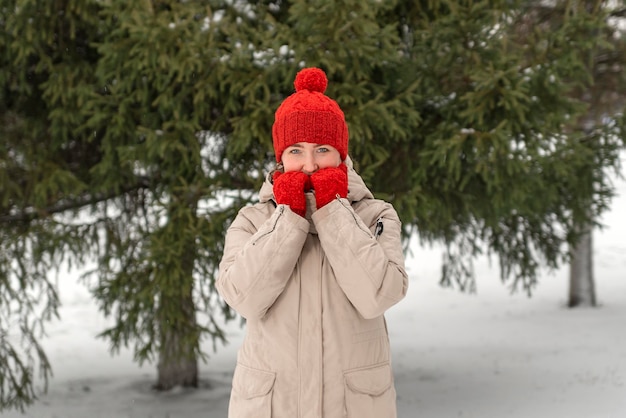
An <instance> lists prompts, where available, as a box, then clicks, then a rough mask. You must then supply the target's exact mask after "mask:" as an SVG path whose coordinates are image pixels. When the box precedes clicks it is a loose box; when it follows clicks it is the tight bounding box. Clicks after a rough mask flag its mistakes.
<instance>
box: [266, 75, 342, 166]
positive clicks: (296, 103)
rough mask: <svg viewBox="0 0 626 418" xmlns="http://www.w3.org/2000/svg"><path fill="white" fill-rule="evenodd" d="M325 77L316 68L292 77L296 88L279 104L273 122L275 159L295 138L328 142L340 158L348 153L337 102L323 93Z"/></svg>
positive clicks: (295, 141) (300, 140)
mask: <svg viewBox="0 0 626 418" xmlns="http://www.w3.org/2000/svg"><path fill="white" fill-rule="evenodd" d="M327 85H328V79H327V78H326V74H325V73H324V71H322V70H321V69H319V68H305V69H303V70H301V71H300V72H299V73H298V74H297V75H296V79H295V81H294V87H295V88H296V92H295V93H294V94H292V95H291V96H289V97H287V98H286V99H285V100H284V101H283V103H282V104H281V105H280V106H279V107H278V109H277V110H276V113H275V115H274V116H275V117H274V125H273V126H272V139H273V141H274V153H275V154H276V161H277V162H280V160H281V157H282V154H283V151H284V150H285V148H287V147H289V146H291V145H293V144H296V143H298V142H310V143H314V144H320V145H331V146H333V147H335V148H336V149H337V151H339V155H340V156H341V160H342V161H343V160H345V159H346V156H347V155H348V125H346V121H345V117H344V114H343V112H342V110H341V109H340V108H339V105H338V104H337V102H335V101H334V100H333V99H331V98H329V97H328V96H326V95H324V92H325V91H326V87H327Z"/></svg>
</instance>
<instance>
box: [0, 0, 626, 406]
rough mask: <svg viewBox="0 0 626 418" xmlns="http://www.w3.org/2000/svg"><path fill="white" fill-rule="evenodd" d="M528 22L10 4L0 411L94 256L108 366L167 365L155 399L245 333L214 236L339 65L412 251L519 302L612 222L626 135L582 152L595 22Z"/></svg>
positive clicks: (325, 8) (358, 157) (512, 15)
mask: <svg viewBox="0 0 626 418" xmlns="http://www.w3.org/2000/svg"><path fill="white" fill-rule="evenodd" d="M569 3H572V2H564V3H563V4H569ZM535 6H536V3H532V2H525V1H520V2H515V1H513V2H512V1H469V0H466V1H439V0H429V1H418V2H415V1H391V2H378V1H373V0H372V1H361V0H346V1H343V2H335V1H330V0H313V1H304V0H293V1H291V2H282V1H280V2H272V1H259V2H245V1H226V0H225V1H209V0H206V1H176V0H143V1H138V2H127V1H124V0H110V1H107V2H102V1H98V0H73V1H66V2H46V1H43V0H2V1H1V6H0V13H1V18H0V25H2V27H3V31H2V32H1V35H0V51H1V52H0V60H1V67H0V83H1V86H2V89H0V117H2V124H0V134H1V135H2V136H1V141H0V177H1V180H2V181H1V182H0V184H1V187H2V189H1V194H0V197H1V199H0V202H1V203H0V204H1V206H0V234H2V244H1V245H2V247H1V248H0V330H1V332H2V333H1V334H0V360H2V362H1V363H0V379H1V380H0V383H1V385H0V388H1V390H2V391H1V392H0V409H2V408H6V407H9V408H10V407H18V408H19V407H23V406H24V405H26V404H27V403H28V402H31V401H32V400H33V399H34V398H35V396H36V393H35V392H34V386H33V379H34V377H35V375H34V372H35V370H36V367H38V368H39V369H40V370H41V372H42V374H43V377H44V379H46V380H47V378H48V377H49V374H50V370H51V367H52V366H53V365H50V364H49V363H48V362H47V359H46V357H45V353H44V352H43V351H42V350H41V347H40V346H39V343H38V337H39V336H40V334H38V333H39V332H40V331H41V330H42V329H43V327H44V326H45V322H46V320H48V319H49V318H51V317H53V316H55V315H56V314H57V308H58V303H59V298H58V295H57V294H56V288H55V286H54V281H53V279H52V277H51V275H50V274H49V272H50V271H51V270H54V269H58V268H60V267H62V266H63V267H64V266H66V265H69V266H70V267H73V268H85V267H86V266H88V265H90V263H91V262H92V261H95V267H94V268H93V270H92V271H91V272H89V273H88V274H86V275H85V277H84V281H83V282H84V283H85V284H86V285H87V286H89V288H90V289H91V290H92V292H93V295H94V299H95V301H96V303H97V304H98V306H99V307H100V309H101V310H102V311H103V313H104V314H105V315H107V316H110V317H113V318H114V320H115V321H114V323H113V325H112V326H111V327H110V328H108V329H105V330H103V332H102V334H101V336H102V337H103V338H106V339H107V340H108V341H109V342H110V344H111V349H112V351H113V352H115V351H117V350H119V349H121V348H122V347H132V348H133V350H134V353H135V359H136V361H138V362H143V361H148V362H155V363H156V365H157V370H158V377H157V382H155V386H156V387H158V388H160V389H168V388H170V387H173V386H176V385H188V386H194V385H196V384H197V380H198V372H197V370H198V360H200V359H206V358H207V356H208V355H207V354H206V353H204V352H203V351H202V350H201V345H200V344H201V341H202V340H203V339H204V338H210V339H212V342H213V344H214V347H216V346H217V344H219V343H220V341H224V340H225V337H224V334H223V330H222V329H221V328H220V325H219V324H220V323H221V321H222V320H223V319H230V318H232V317H233V313H232V312H231V311H230V310H229V309H228V307H227V306H226V305H225V304H224V302H223V301H222V300H221V299H220V298H219V297H218V296H217V294H216V293H215V291H214V287H213V281H214V278H215V272H216V268H217V265H218V262H219V259H220V256H221V251H222V248H223V235H224V232H225V229H226V228H227V226H228V224H229V222H230V221H231V220H232V219H233V217H234V216H235V214H236V211H237V210H238V208H239V207H241V206H242V205H244V204H245V203H246V202H248V201H249V200H250V199H253V198H254V196H255V193H256V190H257V189H258V187H259V186H260V184H261V182H262V181H263V176H264V174H265V173H266V172H267V171H268V170H269V169H270V168H271V164H272V160H273V156H272V155H271V153H270V151H271V124H272V121H273V113H274V111H275V109H276V108H277V106H278V105H279V104H280V103H281V101H282V100H283V99H284V98H285V97H286V96H287V95H289V94H290V93H292V92H293V86H292V82H293V79H294V76H295V74H296V72H297V71H298V70H299V69H300V68H301V67H303V66H319V67H322V68H323V69H324V70H326V72H327V74H328V77H329V79H330V83H329V89H328V91H327V94H328V95H329V96H331V97H333V98H335V99H336V100H337V101H338V102H339V104H340V106H341V107H342V109H343V110H344V112H345V114H346V118H347V122H348V125H349V129H350V137H351V140H350V153H351V155H352V157H353V159H354V161H355V164H356V165H357V168H358V170H359V171H360V173H361V174H362V175H363V177H364V178H365V180H366V181H367V183H368V184H369V185H370V186H371V188H372V190H373V191H374V192H375V194H376V195H377V196H379V197H382V198H386V199H388V200H390V201H392V202H393V203H394V205H395V206H396V208H397V209H398V212H399V214H400V216H401V218H402V220H403V221H404V223H405V225H406V227H407V228H406V233H407V236H408V235H409V234H411V233H414V232H417V233H419V235H420V237H421V238H422V239H423V240H425V241H443V242H445V243H446V244H447V248H448V254H447V262H446V263H445V269H444V272H443V276H442V277H443V281H444V282H446V283H452V282H454V281H456V282H457V283H458V284H459V285H460V286H461V287H462V288H472V287H473V286H474V285H473V281H472V280H471V279H472V274H471V268H470V267H471V260H472V257H474V256H475V255H477V254H479V253H480V252H481V251H483V250H484V251H487V252H488V253H489V254H493V255H495V256H497V257H498V258H499V260H500V266H501V272H502V277H503V279H510V278H512V284H511V285H512V286H518V287H519V286H521V287H523V288H524V289H526V290H527V291H529V292H530V291H531V290H532V287H533V285H534V283H535V282H536V279H537V269H538V266H539V265H540V263H542V262H544V263H547V264H548V265H549V266H553V267H554V266H557V265H558V264H559V263H560V262H561V261H563V260H565V259H566V258H567V245H568V244H569V243H571V242H574V241H575V239H576V237H577V230H576V228H575V226H576V225H578V222H579V221H580V220H588V219H591V218H595V217H596V216H597V215H598V214H599V213H601V212H602V210H604V209H605V208H606V206H607V204H608V200H607V199H608V197H609V196H610V193H611V188H610V185H608V184H606V182H603V181H600V180H602V179H605V177H602V176H601V173H602V171H603V170H606V169H610V168H611V167H615V165H616V161H617V160H616V158H617V157H616V155H617V149H618V147H619V146H622V145H623V142H617V141H610V140H609V139H610V138H614V137H615V138H617V139H619V141H623V138H624V135H623V131H620V130H619V129H622V127H623V126H624V121H623V120H616V122H615V125H614V126H615V129H614V131H613V134H615V133H618V134H620V135H621V136H620V135H617V136H606V135H604V136H601V138H602V140H598V141H596V142H594V143H593V146H590V142H589V141H588V138H587V137H586V136H585V135H583V134H582V133H581V132H580V131H579V130H577V129H576V127H577V123H578V121H579V120H580V118H581V117H583V116H584V115H585V114H586V113H585V112H586V108H585V103H584V102H583V101H581V100H580V99H579V100H577V99H576V97H580V95H577V94H576V93H577V92H581V91H584V90H585V89H586V88H587V87H588V85H589V81H590V80H591V79H592V78H591V76H590V72H589V66H588V65H587V62H586V61H585V57H588V56H589V53H591V52H592V51H594V50H595V48H596V47H597V46H598V42H599V41H600V38H599V37H593V36H590V34H593V33H604V32H603V30H604V28H605V27H606V26H605V25H606V21H605V19H604V17H605V14H604V13H605V11H604V10H603V9H602V8H596V9H591V10H587V9H583V10H582V11H581V12H580V13H576V14H573V13H570V12H568V9H564V11H563V12H562V13H561V16H562V19H558V20H556V21H553V22H557V23H558V24H557V23H555V24H552V25H548V26H546V25H537V20H533V19H530V20H529V16H532V14H531V13H530V12H531V11H533V10H537V8H536V7H535ZM559 22H560V23H559ZM594 31H599V32H594ZM590 162H591V163H590ZM581 173H585V176H581ZM590 177H591V178H594V179H595V178H597V179H599V180H598V181H599V183H598V184H597V187H595V188H593V189H591V188H590V187H589V182H588V178H590ZM538 196H540V197H541V198H540V199H538ZM590 208H591V209H590Z"/></svg>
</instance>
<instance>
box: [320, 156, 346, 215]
mask: <svg viewBox="0 0 626 418" xmlns="http://www.w3.org/2000/svg"><path fill="white" fill-rule="evenodd" d="M311 184H312V185H313V189H314V190H315V204H316V205H317V208H318V209H319V208H321V207H323V206H325V205H327V204H328V203H330V202H332V201H333V200H334V199H335V198H336V197H337V196H339V197H344V198H345V197H347V196H348V167H346V165H345V164H344V163H341V164H339V166H338V167H328V168H323V169H321V170H318V171H316V172H315V173H313V174H311Z"/></svg>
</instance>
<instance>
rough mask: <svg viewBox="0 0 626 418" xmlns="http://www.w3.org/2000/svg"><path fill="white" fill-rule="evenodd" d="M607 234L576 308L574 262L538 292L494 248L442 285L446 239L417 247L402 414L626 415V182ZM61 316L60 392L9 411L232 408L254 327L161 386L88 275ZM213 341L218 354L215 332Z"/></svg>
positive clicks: (217, 412) (179, 414)
mask: <svg viewBox="0 0 626 418" xmlns="http://www.w3.org/2000/svg"><path fill="white" fill-rule="evenodd" d="M617 187H618V193H619V195H618V196H617V197H616V199H615V200H614V201H613V204H612V209H611V211H610V212H609V213H607V214H606V215H605V216H604V218H603V219H602V221H603V223H604V224H605V225H606V229H604V230H603V231H596V232H595V235H594V239H595V248H594V257H595V258H594V262H595V267H594V268H595V276H596V291H597V295H598V299H599V302H600V304H601V306H600V307H598V308H595V309H591V308H583V309H573V310H572V309H568V308H566V307H565V302H566V297H567V288H568V286H567V279H568V269H567V267H564V268H562V269H560V270H558V271H556V272H553V273H550V272H548V271H545V272H543V273H542V275H541V277H540V280H539V286H538V288H537V289H536V290H535V292H534V294H533V296H532V297H531V298H528V297H527V296H526V295H525V294H524V293H522V292H519V293H515V294H511V293H510V292H509V290H508V288H507V287H506V286H505V285H503V284H502V283H501V282H500V280H499V272H498V270H497V268H496V267H495V266H494V267H490V265H489V263H488V262H487V260H486V259H479V260H478V261H477V263H476V269H477V276H478V293H477V294H464V293H460V292H459V291H457V290H454V289H445V288H441V287H440V286H439V285H438V280H439V274H440V267H441V266H440V260H441V251H442V250H441V248H438V247H435V248H421V247H417V246H415V247H414V248H413V255H412V256H411V257H409V258H408V259H407V263H406V264H407V269H408V271H409V275H410V279H411V281H410V289H409V293H408V295H407V298H406V299H404V300H403V301H402V302H400V303H399V304H398V305H396V306H394V307H393V308H392V309H390V310H389V312H388V313H387V315H386V316H387V323H388V326H389V333H390V339H391V345H392V351H393V363H394V370H395V379H396V389H397V392H398V413H399V417H401V418H409V417H411V418H412V417H429V418H432V417H435V418H438V417H446V418H447V417H464V418H471V417H476V418H491V417H494V418H505V417H510V418H522V417H523V418H527V417H531V416H532V417H557V418H558V417H568V418H614V417H615V418H617V417H624V416H626V332H624V331H625V327H624V318H626V280H625V279H626V277H625V276H626V258H624V255H625V254H626V241H625V240H624V238H623V237H624V236H626V221H625V220H624V218H623V216H622V215H623V214H624V213H626V183H625V182H624V181H619V182H618V183H617ZM59 287H60V295H61V298H62V302H63V306H62V308H61V311H60V314H61V319H60V320H58V321H55V322H53V323H51V324H49V327H48V337H47V338H46V339H45V340H44V346H45V348H46V351H47V353H48V355H49V358H50V360H51V363H52V365H53V368H54V377H53V379H52V381H51V383H50V387H49V389H48V393H47V394H43V395H41V397H40V400H39V401H38V402H37V403H35V404H34V405H33V406H32V407H30V408H28V409H27V410H26V412H25V414H21V413H19V412H16V411H5V412H3V413H1V414H0V415H1V416H2V417H3V418H18V417H33V418H35V417H36V418H197V417H209V418H213V417H215V418H217V417H226V415H227V412H226V411H227V406H228V397H229V392H230V379H231V376H232V372H233V369H234V366H235V358H236V351H237V348H238V346H239V344H240V343H241V340H242V336H243V330H242V329H241V328H239V325H238V324H239V323H238V321H235V322H233V323H231V324H229V325H228V331H229V332H228V334H229V338H230V344H229V345H228V346H226V347H218V351H217V353H215V354H211V358H210V360H209V362H208V363H207V364H201V379H202V385H201V386H202V387H201V388H200V389H199V390H182V389H178V390H174V391H172V392H169V393H156V392H154V391H152V390H151V385H152V384H153V383H154V381H155V370H156V366H154V365H144V366H143V367H139V366H138V365H136V364H134V363H133V361H132V353H131V352H130V351H129V350H123V351H122V352H121V353H120V354H119V355H117V356H111V355H110V354H109V352H108V346H107V343H106V342H105V341H103V340H99V339H96V338H95V335H96V334H98V333H99V332H100V331H102V330H103V329H104V327H105V326H106V325H107V324H108V321H109V320H107V319H105V318H103V317H102V315H101V314H100V313H99V312H98V311H97V309H96V307H95V304H94V303H93V301H92V300H91V299H90V296H89V294H88V293H87V291H86V290H85V288H84V286H82V285H81V284H79V283H78V282H77V280H76V277H75V276H73V275H68V276H66V277H61V278H60V283H59ZM206 351H207V352H209V353H212V348H211V346H210V344H209V343H207V346H206Z"/></svg>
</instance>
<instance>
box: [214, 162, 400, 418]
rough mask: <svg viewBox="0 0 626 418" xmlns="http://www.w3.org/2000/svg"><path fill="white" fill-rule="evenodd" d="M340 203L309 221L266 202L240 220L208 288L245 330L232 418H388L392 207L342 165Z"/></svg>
mask: <svg viewBox="0 0 626 418" xmlns="http://www.w3.org/2000/svg"><path fill="white" fill-rule="evenodd" d="M346 163H347V165H348V167H349V170H348V182H349V193H348V198H347V199H339V198H338V199H336V200H334V201H332V202H331V203H329V204H328V205H326V206H324V207H323V208H321V209H319V210H317V211H316V210H315V198H314V195H313V194H307V199H308V207H309V210H308V212H307V219H305V218H302V217H300V216H298V215H297V214H295V213H294V212H292V211H291V209H289V207H288V206H285V205H278V206H276V205H275V203H274V202H273V194H272V184H271V183H270V182H269V181H268V180H266V181H265V183H264V185H263V187H262V188H261V191H260V196H259V203H257V204H255V205H253V206H247V207H245V208H243V209H241V211H240V212H239V214H238V216H237V217H236V218H235V220H234V221H233V224H232V225H231V227H230V228H229V230H228V233H227V235H226V244H225V249H224V256H223V259H222V261H221V264H220V273H219V277H218V279H217V289H218V291H219V293H220V294H221V296H222V297H223V298H224V299H225V300H226V302H228V304H229V305H230V306H231V307H232V308H233V309H235V310H236V311H237V312H239V313H240V314H241V315H242V316H243V317H245V318H246V319H247V323H246V336H245V339H244V342H243V345H242V347H241V349H240V350H239V352H238V357H237V366H236V368H235V373H234V376H233V387H232V392H231V398H230V405H229V417H230V418H309V417H310V418H346V417H351V418H352V417H353V418H392V417H396V391H395V387H394V383H393V374H392V369H391V363H390V352H389V337H388V334H387V326H386V323H385V319H384V317H383V313H384V312H385V310H387V309H388V308H389V307H390V306H392V305H394V304H395V303H397V302H398V301H399V300H401V299H402V298H403V297H404V296H405V295H406V291H407V286H408V280H407V275H406V271H405V269H404V256H403V253H402V246H401V240H400V229H401V225H400V221H399V219H398V216H397V214H396V211H395V210H394V209H393V207H392V206H391V205H390V204H389V203H386V202H383V201H381V200H376V199H374V198H373V196H372V194H371V192H370V191H369V190H368V189H367V187H366V186H365V184H364V182H363V180H362V179H361V177H360V176H359V175H358V174H357V173H356V172H355V171H354V170H353V169H352V163H351V162H350V160H349V159H348V160H347V162H346Z"/></svg>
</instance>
